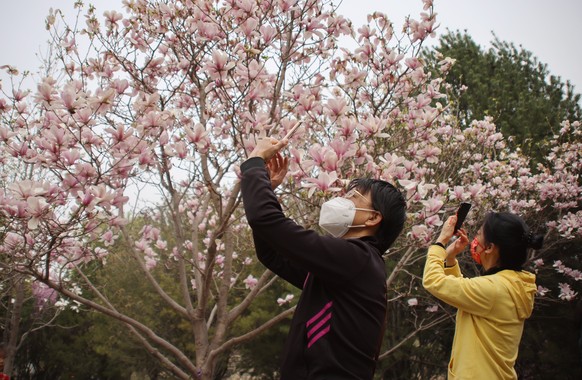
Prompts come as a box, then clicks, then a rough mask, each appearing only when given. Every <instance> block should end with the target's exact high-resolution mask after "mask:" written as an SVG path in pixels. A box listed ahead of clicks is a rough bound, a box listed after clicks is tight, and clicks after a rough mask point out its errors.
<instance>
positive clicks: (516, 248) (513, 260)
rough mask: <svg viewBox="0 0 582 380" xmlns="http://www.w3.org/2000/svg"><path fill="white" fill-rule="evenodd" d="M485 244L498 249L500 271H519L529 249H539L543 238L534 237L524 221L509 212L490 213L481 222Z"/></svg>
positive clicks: (541, 236)
mask: <svg viewBox="0 0 582 380" xmlns="http://www.w3.org/2000/svg"><path fill="white" fill-rule="evenodd" d="M483 237H484V238H485V242H486V243H493V244H495V245H496V246H497V247H498V248H499V261H500V266H499V268H500V269H513V270H521V269H522V267H523V264H525V262H526V260H527V250H528V249H529V248H533V249H540V248H541V247H542V244H543V241H544V236H543V235H534V234H533V233H532V232H531V231H530V228H529V227H528V225H527V224H526V223H525V221H524V220H523V219H522V218H521V217H519V216H517V215H515V214H512V213H509V212H490V213H489V214H487V216H485V221H484V222H483Z"/></svg>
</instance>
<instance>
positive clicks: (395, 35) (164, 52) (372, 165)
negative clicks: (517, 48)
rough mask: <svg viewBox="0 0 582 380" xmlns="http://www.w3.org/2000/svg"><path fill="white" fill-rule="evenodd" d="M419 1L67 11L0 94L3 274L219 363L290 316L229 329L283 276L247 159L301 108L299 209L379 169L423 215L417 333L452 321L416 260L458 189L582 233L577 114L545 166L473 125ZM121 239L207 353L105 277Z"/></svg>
mask: <svg viewBox="0 0 582 380" xmlns="http://www.w3.org/2000/svg"><path fill="white" fill-rule="evenodd" d="M422 4H423V12H422V13H420V18H419V19H418V20H417V19H414V18H408V19H407V20H406V21H405V22H404V26H403V28H402V30H399V29H394V27H393V24H392V23H391V21H390V20H389V19H388V18H387V17H386V15H384V14H382V13H374V14H372V15H370V16H369V17H368V25H365V26H362V27H360V28H354V27H352V25H351V23H350V22H349V20H347V19H346V18H344V17H342V16H341V15H339V14H337V10H336V9H335V8H334V7H333V4H332V2H330V1H321V0H265V1H260V2H257V1H253V0H226V1H224V2H216V1H203V0H200V1H180V0H178V1H168V0H160V1H143V0H124V1H123V7H124V13H120V12H117V11H106V12H104V13H103V16H101V15H99V14H98V13H97V11H96V9H94V8H93V7H89V8H88V9H87V10H83V9H82V6H81V5H80V4H78V6H79V7H80V9H81V12H83V17H84V20H85V25H84V26H77V27H69V26H67V25H65V26H64V27H58V26H59V25H62V22H64V20H63V19H62V17H61V16H60V13H59V12H53V13H51V14H50V15H49V17H48V19H47V26H48V27H49V29H50V30H51V36H52V38H53V45H52V46H53V48H54V49H56V50H55V58H56V61H55V62H56V63H53V71H52V72H51V75H47V76H46V77H44V78H42V79H41V80H40V81H39V83H38V86H37V88H36V90H34V91H26V90H24V89H19V88H14V89H8V88H6V87H4V88H3V89H2V90H3V94H4V95H3V97H2V98H0V118H1V125H0V157H1V158H0V159H1V160H2V163H3V165H5V167H7V168H8V167H9V168H11V169H12V170H6V171H3V174H2V175H3V176H4V177H3V180H4V181H3V183H4V185H5V187H4V190H3V192H2V194H1V195H0V211H1V216H2V234H3V239H2V245H1V246H0V255H2V262H3V268H2V270H3V271H6V270H11V271H16V272H19V273H22V274H26V275H28V276H30V277H31V278H32V279H34V280H35V281H36V282H38V283H42V284H44V285H43V287H41V286H38V287H36V288H37V289H42V290H43V292H44V293H46V286H48V287H49V288H51V289H54V290H56V291H57V292H58V293H59V294H60V295H61V296H62V297H63V298H64V299H67V300H72V301H75V302H77V303H80V304H82V305H84V306H85V307H89V308H92V309H94V310H96V311H98V312H101V313H103V314H105V315H108V316H110V317H112V318H115V319H117V320H119V321H121V322H122V323H124V324H125V326H127V328H128V329H129V331H131V332H132V333H133V334H134V335H135V336H136V337H137V338H138V340H139V341H140V342H141V343H142V344H143V345H144V347H145V348H146V349H147V350H148V351H149V352H150V353H151V354H152V355H153V356H154V357H156V358H157V359H158V360H159V361H160V362H161V363H163V365H164V366H165V367H166V368H167V369H168V371H170V372H171V373H172V374H173V376H175V377H177V378H184V379H187V378H192V377H195V378H197V377H199V378H203V379H210V378H212V374H213V371H214V368H215V365H216V361H217V358H218V357H219V355H221V354H222V353H224V352H226V351H227V350H229V349H230V348H232V347H233V346H235V345H236V344H238V343H240V342H244V341H246V340H248V339H251V338H252V337H253V336H255V335H256V334H258V333H260V332H261V331H263V330H265V329H267V328H269V327H270V326H272V325H273V324H275V323H277V322H278V321H280V320H282V319H284V318H287V317H288V316H289V315H290V314H291V313H292V311H293V308H292V305H290V304H292V302H293V300H292V298H291V297H289V296H286V295H283V294H282V295H281V298H280V299H279V303H280V304H281V313H280V314H279V315H277V316H274V317H273V318H272V319H271V320H269V321H266V322H265V323H264V324H263V325H261V326H260V327H259V328H257V329H255V330H253V331H244V332H237V333H236V334H235V333H233V332H232V331H231V330H230V328H231V326H232V324H233V322H234V321H235V320H236V319H237V318H238V317H240V316H241V315H242V313H244V312H245V310H247V309H248V308H249V307H252V301H253V299H255V298H256V297H257V296H258V295H259V294H260V293H261V292H262V291H263V290H264V289H266V287H268V286H269V285H270V284H271V283H272V282H273V281H274V280H275V278H274V277H273V275H272V273H270V272H269V271H265V272H264V273H263V274H262V275H260V276H258V277H255V276H253V275H251V272H250V265H249V264H250V263H252V262H253V247H252V244H251V242H250V239H245V237H248V236H249V235H248V227H247V224H246V223H245V219H244V215H243V211H242V208H241V204H240V202H241V198H240V192H239V169H238V168H239V165H240V164H241V163H242V162H243V161H244V160H245V157H246V154H247V153H248V152H249V151H250V150H251V149H252V148H253V146H254V143H255V139H256V138H257V137H258V136H259V135H271V136H275V137H277V136H283V135H284V134H285V133H286V132H287V131H288V130H290V129H291V128H292V127H293V126H295V125H296V123H298V122H302V126H301V127H300V128H299V130H298V132H297V133H295V134H294V135H293V137H291V139H290V144H289V148H288V150H287V152H286V154H287V155H288V156H289V157H290V172H289V175H288V178H287V181H286V182H285V183H284V185H283V186H282V187H281V189H280V190H279V192H280V196H281V200H282V203H283V205H284V207H285V208H286V210H287V213H288V214H289V215H291V216H293V217H294V218H295V219H296V220H297V221H298V222H299V223H301V224H303V225H305V226H307V227H313V226H315V225H316V221H317V214H318V211H319V209H318V205H319V204H320V203H321V202H322V201H323V200H324V198H327V197H329V196H330V195H337V194H338V193H339V194H341V192H342V191H343V188H344V185H345V183H346V182H347V181H349V179H351V178H353V177H358V176H370V177H375V178H382V179H385V180H388V181H391V182H393V183H395V184H396V185H398V186H400V187H401V188H402V189H403V191H404V192H405V193H406V194H407V200H408V205H409V219H408V224H407V225H408V227H407V228H406V232H405V234H404V235H403V236H402V237H401V238H400V239H399V241H398V242H397V244H396V246H395V247H394V248H393V249H391V250H390V252H387V253H386V258H387V260H388V262H389V265H390V268H391V269H392V271H391V272H390V274H389V278H388V280H387V281H388V286H389V289H390V292H391V294H392V296H393V297H392V298H391V300H390V302H402V303H405V304H407V305H410V310H411V315H415V317H414V318H411V322H410V323H409V325H408V326H407V328H408V334H407V335H406V336H405V337H404V339H405V340H406V339H409V338H410V337H412V336H414V334H415V333H416V332H418V331H421V330H423V329H428V328H431V327H432V326H434V325H435V324H438V323H440V322H442V321H444V320H445V319H446V318H447V314H446V313H440V312H439V311H440V310H441V308H440V306H439V305H438V304H437V303H436V301H434V300H433V299H431V298H429V297H426V295H424V293H422V292H421V291H420V290H414V289H415V287H417V285H418V281H419V278H418V276H415V275H414V274H413V273H412V272H411V271H409V270H407V268H409V267H411V266H413V265H414V264H415V263H418V262H419V259H420V258H422V257H423V255H424V252H425V249H426V246H427V245H428V244H429V243H430V242H432V241H433V240H434V236H435V234H436V233H437V230H438V228H439V226H440V225H441V223H442V220H443V218H444V216H445V214H446V212H447V210H449V211H450V210H452V208H453V207H455V206H456V205H457V204H458V203H459V202H461V201H470V202H472V203H473V204H474V205H475V206H476V207H475V209H474V211H472V213H473V215H474V218H473V219H469V221H468V223H469V224H470V223H476V221H477V215H483V212H484V211H485V210H488V209H491V208H495V209H510V210H512V211H514V212H518V213H521V214H525V215H527V216H528V218H529V219H531V220H532V221H535V222H536V223H537V224H538V225H539V226H544V227H545V228H546V229H547V231H548V232H547V233H548V238H549V239H550V240H551V241H553V242H556V243H558V242H559V241H560V239H580V237H581V232H580V225H581V219H582V215H581V214H580V212H579V211H578V212H576V211H575V210H576V209H577V208H579V207H580V203H581V193H582V192H581V191H580V180H579V173H580V169H581V161H582V160H581V157H580V154H581V152H582V149H580V142H581V138H580V133H581V129H580V125H579V123H578V122H572V123H570V122H564V125H563V127H562V130H561V131H560V132H559V134H557V136H556V138H555V139H554V140H552V141H551V142H549V143H550V144H553V146H555V149H554V150H553V155H552V157H549V159H548V165H547V166H540V167H538V168H536V170H535V173H534V172H532V170H531V169H530V168H529V165H528V164H529V162H528V159H527V157H523V156H522V155H520V153H519V152H518V151H512V150H510V149H508V148H507V147H506V146H505V140H504V138H503V136H502V135H501V134H500V133H498V132H496V130H495V126H494V125H493V124H492V122H491V120H481V121H475V122H474V123H473V124H472V125H471V126H470V127H469V128H467V129H465V130H461V129H459V127H458V125H457V123H456V120H455V119H454V118H453V117H452V116H451V115H450V113H449V112H448V105H447V104H444V103H441V102H442V99H443V94H444V93H445V92H446V90H447V88H446V87H445V86H443V83H444V82H443V78H442V77H443V76H444V75H445V74H446V72H447V70H448V69H449V68H450V66H451V65H452V64H453V62H452V60H450V59H447V58H443V60H442V62H441V68H440V69H441V72H440V73H439V74H438V75H435V74H434V73H433V74H430V73H429V72H428V69H426V68H425V67H424V65H423V62H422V61H421V60H420V59H418V58H417V57H418V53H419V50H420V48H421V46H422V44H423V42H424V41H425V40H426V39H427V38H429V37H431V36H434V30H435V28H436V24H435V21H436V19H435V14H434V13H433V5H432V1H430V0H424V1H423V2H422ZM419 5H420V3H419ZM59 20H60V21H59ZM77 25H79V24H77ZM342 41H344V42H345V44H342V47H341V48H340V45H339V44H340V42H342ZM346 41H347V42H346ZM82 46H86V48H82ZM7 69H8V71H10V72H11V73H12V75H13V76H14V77H16V75H17V74H16V72H15V71H16V70H15V69H14V68H7ZM146 201H149V202H151V204H152V207H148V205H147V204H146ZM134 202H137V206H138V207H139V211H140V215H141V217H142V218H143V220H147V221H148V222H147V224H146V225H145V226H144V227H143V228H142V229H141V231H139V233H134V232H132V229H130V228H128V222H129V221H130V218H132V216H135V214H133V211H132V209H131V207H132V204H133V205H134V207H135V206H136V204H134ZM573 210H574V211H573ZM162 230H170V231H171V233H168V234H166V233H162ZM120 239H122V240H123V241H124V242H125V243H126V245H127V246H128V247H130V248H129V250H130V254H131V255H132V256H133V258H134V259H135V265H136V266H137V267H139V268H140V270H141V271H142V272H143V276H144V278H146V279H147V280H148V281H149V283H150V285H151V289H152V290H153V291H154V292H155V293H156V294H157V296H158V297H159V298H160V299H161V300H162V301H163V302H164V303H165V305H166V307H168V308H170V309H171V310H173V311H174V312H175V313H176V314H178V315H179V316H180V318H181V319H182V320H183V321H184V322H185V323H186V324H187V325H188V326H189V331H191V334H192V338H191V339H192V341H193V342H194V343H195V352H194V355H188V354H187V353H186V352H185V351H184V350H181V349H180V348H179V347H178V346H177V345H176V344H175V343H174V342H172V341H170V340H168V339H166V338H164V337H162V336H161V335H160V334H159V333H158V332H157V331H155V330H154V329H152V328H151V327H150V326H148V325H147V323H146V322H145V321H143V320H140V318H139V317H136V316H132V315H130V314H129V313H124V312H122V311H120V306H119V305H115V304H114V303H113V302H112V301H111V299H110V298H108V296H107V293H106V292H105V290H104V289H102V288H100V287H98V286H97V285H96V284H95V283H94V282H92V280H91V276H90V275H89V274H88V272H87V268H91V265H93V264H95V263H96V262H98V263H101V264H103V265H104V267H105V268H106V264H107V259H108V255H109V254H110V253H109V250H110V247H112V246H113V245H114V244H117V243H118V241H119V240H120ZM543 254H544V253H543V252H541V251H540V252H538V253H536V256H535V257H532V262H533V260H543V257H544V256H543ZM536 262H537V263H541V262H540V261H536ZM160 267H162V269H163V268H164V267H165V268H172V271H173V273H174V274H175V278H176V281H177V283H178V286H179V292H178V293H176V292H174V291H170V290H168V289H166V288H164V287H163V286H162V283H161V282H159V281H158V280H157V277H156V275H155V271H156V270H157V269H160ZM560 268H562V267H560ZM562 271H563V272H564V273H565V274H572V273H578V274H577V276H578V277H577V278H574V279H572V280H571V281H574V280H578V279H579V272H576V271H575V270H573V269H572V270H570V271H569V272H568V271H566V270H565V269H563V268H562ZM566 283H567V282H564V284H566ZM235 291H236V292H241V291H242V292H244V295H243V297H242V298H240V297H237V298H236V300H235V298H234V297H232V294H233V292H235ZM176 294H178V295H176ZM562 294H564V295H565V294H567V288H566V287H565V286H564V290H563V292H562ZM564 297H565V296H564ZM273 302H275V300H273ZM420 307H423V308H426V312H422V313H421V312H420V311H421V309H420ZM401 343H402V342H397V343H396V344H394V345H391V346H389V347H387V348H386V351H385V352H384V354H383V355H382V357H386V356H387V355H388V354H389V353H390V352H392V351H393V350H394V349H396V348H397V347H398V346H399V344H401Z"/></svg>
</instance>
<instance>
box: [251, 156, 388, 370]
mask: <svg viewBox="0 0 582 380" xmlns="http://www.w3.org/2000/svg"><path fill="white" fill-rule="evenodd" d="M241 171H242V183H241V185H242V187H241V188H242V197H243V202H244V207H245V211H246V217H247V220H248V222H249V224H250V226H251V228H252V230H253V237H254V242H255V247H256V251H257V256H258V258H259V260H260V261H261V262H262V263H263V264H264V265H265V266H266V267H267V268H269V269H270V270H272V271H273V272H274V273H276V274H277V275H278V276H280V277H281V278H283V279H285V280H287V281H288V282H290V283H291V284H293V285H295V286H296V287H298V288H300V289H302V290H303V291H302V293H301V298H300V299H299V303H298V305H297V309H296V311H295V314H294V316H293V320H292V324H291V330H290V331H289V336H288V338H287V342H286V344H285V349H284V352H283V359H282V363H281V379H282V380H300V379H333V380H341V379H372V377H373V374H374V369H375V362H376V357H377V355H378V350H379V346H380V342H381V338H382V335H383V329H384V320H385V315H386V270H385V265H384V261H383V259H382V256H381V253H380V251H379V250H378V248H377V246H376V239H375V238H373V237H365V238H361V239H340V238H334V237H331V236H321V235H319V234H318V233H316V232H315V231H311V230H307V229H305V228H303V227H301V226H299V225H297V224H296V223H295V222H294V221H292V220H291V219H289V218H287V217H285V215H284V214H283V212H282V209H281V206H280V204H279V202H278V201H277V198H276V196H275V194H274V192H273V190H272V189H271V183H270V179H269V175H268V173H267V171H266V168H265V164H264V161H263V160H262V159H260V158H251V159H249V160H247V161H246V162H244V163H243V164H242V166H241Z"/></svg>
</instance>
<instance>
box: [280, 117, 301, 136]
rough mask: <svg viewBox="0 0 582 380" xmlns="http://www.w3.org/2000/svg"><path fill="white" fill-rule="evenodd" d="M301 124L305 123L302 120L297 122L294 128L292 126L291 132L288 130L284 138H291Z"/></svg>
mask: <svg viewBox="0 0 582 380" xmlns="http://www.w3.org/2000/svg"><path fill="white" fill-rule="evenodd" d="M301 124H303V122H302V121H300V122H299V123H297V124H295V126H294V127H293V128H291V130H290V131H289V132H287V134H286V135H285V137H283V140H289V138H290V137H291V136H293V134H294V133H295V131H296V130H297V128H299V127H300V126H301Z"/></svg>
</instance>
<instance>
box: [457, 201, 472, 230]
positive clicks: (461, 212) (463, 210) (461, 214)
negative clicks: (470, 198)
mask: <svg viewBox="0 0 582 380" xmlns="http://www.w3.org/2000/svg"><path fill="white" fill-rule="evenodd" d="M470 209H471V204H470V203H465V202H463V203H461V205H460V206H459V209H458V210H457V223H456V224H455V232H457V230H458V229H459V228H461V226H462V225H463V222H464V221H465V218H466V217H467V214H468V213H469V210H470Z"/></svg>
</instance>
